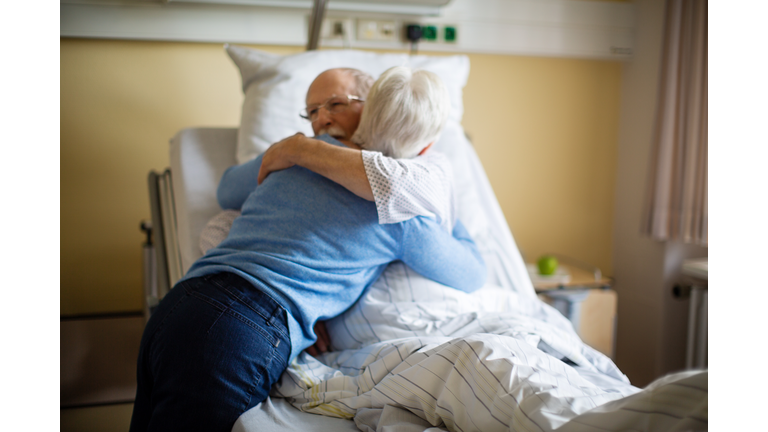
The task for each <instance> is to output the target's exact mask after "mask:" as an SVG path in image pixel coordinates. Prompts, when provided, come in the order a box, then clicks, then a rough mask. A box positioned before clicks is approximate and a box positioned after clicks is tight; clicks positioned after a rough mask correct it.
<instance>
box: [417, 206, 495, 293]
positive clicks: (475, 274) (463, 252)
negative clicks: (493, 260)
mask: <svg viewBox="0 0 768 432" xmlns="http://www.w3.org/2000/svg"><path fill="white" fill-rule="evenodd" d="M404 226H405V229H406V231H405V234H404V238H403V252H402V261H403V262H404V263H405V264H407V265H408V266H409V267H411V268H412V269H413V270H414V271H416V272H417V273H419V274H421V275H422V276H424V277H426V278H429V279H432V280H434V281H436V282H439V283H441V284H443V285H448V286H449V287H452V288H456V289H458V290H460V291H464V292H473V291H476V290H477V289H479V288H481V287H482V286H483V285H484V284H485V279H486V277H487V274H486V270H485V261H483V257H482V256H481V255H480V252H479V251H478V250H477V245H475V242H474V241H473V240H472V238H471V237H470V236H469V233H468V232H467V229H466V228H464V225H463V224H462V223H461V221H458V220H457V221H456V225H455V226H454V227H453V233H451V234H449V233H447V232H445V230H443V229H441V228H440V227H439V226H438V225H437V224H436V223H434V222H433V221H432V220H429V219H426V218H416V219H415V220H414V221H413V222H408V223H406V224H405V225H404Z"/></svg>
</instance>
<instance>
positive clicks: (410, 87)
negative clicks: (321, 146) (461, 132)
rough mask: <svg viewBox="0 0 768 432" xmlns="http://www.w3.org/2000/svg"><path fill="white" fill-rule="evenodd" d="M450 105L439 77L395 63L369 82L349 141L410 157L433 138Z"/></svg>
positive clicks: (371, 148)
mask: <svg viewBox="0 0 768 432" xmlns="http://www.w3.org/2000/svg"><path fill="white" fill-rule="evenodd" d="M450 109H451V101H450V96H449V94H448V88H447V87H446V86H445V84H444V83H443V81H442V80H441V79H440V77H438V76H437V75H436V74H434V73H432V72H429V71H425V70H416V71H413V70H412V69H411V68H409V67H405V66H396V67H393V68H390V69H387V70H386V71H385V72H384V73H383V74H382V75H381V76H380V77H379V79H377V80H376V82H375V83H373V87H371V90H370V92H369V93H368V99H367V100H366V101H365V107H364V108H363V114H362V116H361V117H360V125H359V126H358V127H357V131H356V132H355V134H354V135H353V136H352V141H353V142H354V143H355V144H357V145H359V146H360V147H362V148H364V149H365V150H373V151H379V152H381V153H383V154H384V155H385V156H390V157H393V158H411V157H414V156H416V155H417V154H419V152H420V151H421V150H422V149H424V147H426V146H427V145H429V144H430V143H432V142H434V141H435V140H437V138H438V136H439V135H440V132H441V131H442V130H443V126H445V122H446V120H447V119H448V113H449V112H450Z"/></svg>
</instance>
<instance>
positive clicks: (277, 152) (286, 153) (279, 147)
mask: <svg viewBox="0 0 768 432" xmlns="http://www.w3.org/2000/svg"><path fill="white" fill-rule="evenodd" d="M306 139H307V137H306V136H304V134H303V133H301V132H299V133H297V134H296V135H293V136H290V137H288V138H286V139H284V140H282V141H280V142H277V143H275V144H273V145H272V146H271V147H270V148H268V149H267V151H266V152H264V156H263V157H262V158H261V168H259V176H258V178H257V181H258V184H261V182H263V181H264V179H265V178H267V176H268V175H269V174H270V173H272V172H274V171H280V170H284V169H286V168H290V167H292V166H294V165H296V162H295V161H294V160H293V156H294V155H295V153H296V151H297V149H298V146H300V145H301V144H302V142H304V140H306Z"/></svg>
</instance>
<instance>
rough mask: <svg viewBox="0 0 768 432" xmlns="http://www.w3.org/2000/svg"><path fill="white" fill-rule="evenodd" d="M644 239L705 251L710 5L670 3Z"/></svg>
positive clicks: (693, 0)
mask: <svg viewBox="0 0 768 432" xmlns="http://www.w3.org/2000/svg"><path fill="white" fill-rule="evenodd" d="M663 43H664V46H663V49H662V60H661V80H660V87H659V88H660V93H659V104H658V109H657V118H656V126H655V128H656V129H655V133H654V142H653V152H652V155H651V163H650V177H649V182H648V192H647V196H646V202H645V208H644V215H643V216H644V217H643V226H642V232H643V234H646V235H649V236H651V237H652V238H654V239H657V240H662V241H664V240H682V241H683V242H685V243H693V244H697V245H700V246H706V245H707V1H706V0H667V4H666V18H665V33H664V42H663Z"/></svg>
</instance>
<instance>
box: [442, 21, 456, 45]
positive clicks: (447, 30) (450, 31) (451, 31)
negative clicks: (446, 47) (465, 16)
mask: <svg viewBox="0 0 768 432" xmlns="http://www.w3.org/2000/svg"><path fill="white" fill-rule="evenodd" d="M457 29H458V26H456V25H454V24H448V25H445V26H443V34H442V39H443V41H444V42H445V43H451V44H455V43H456V42H457V41H458V38H459V35H458V33H459V32H458V30H457Z"/></svg>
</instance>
